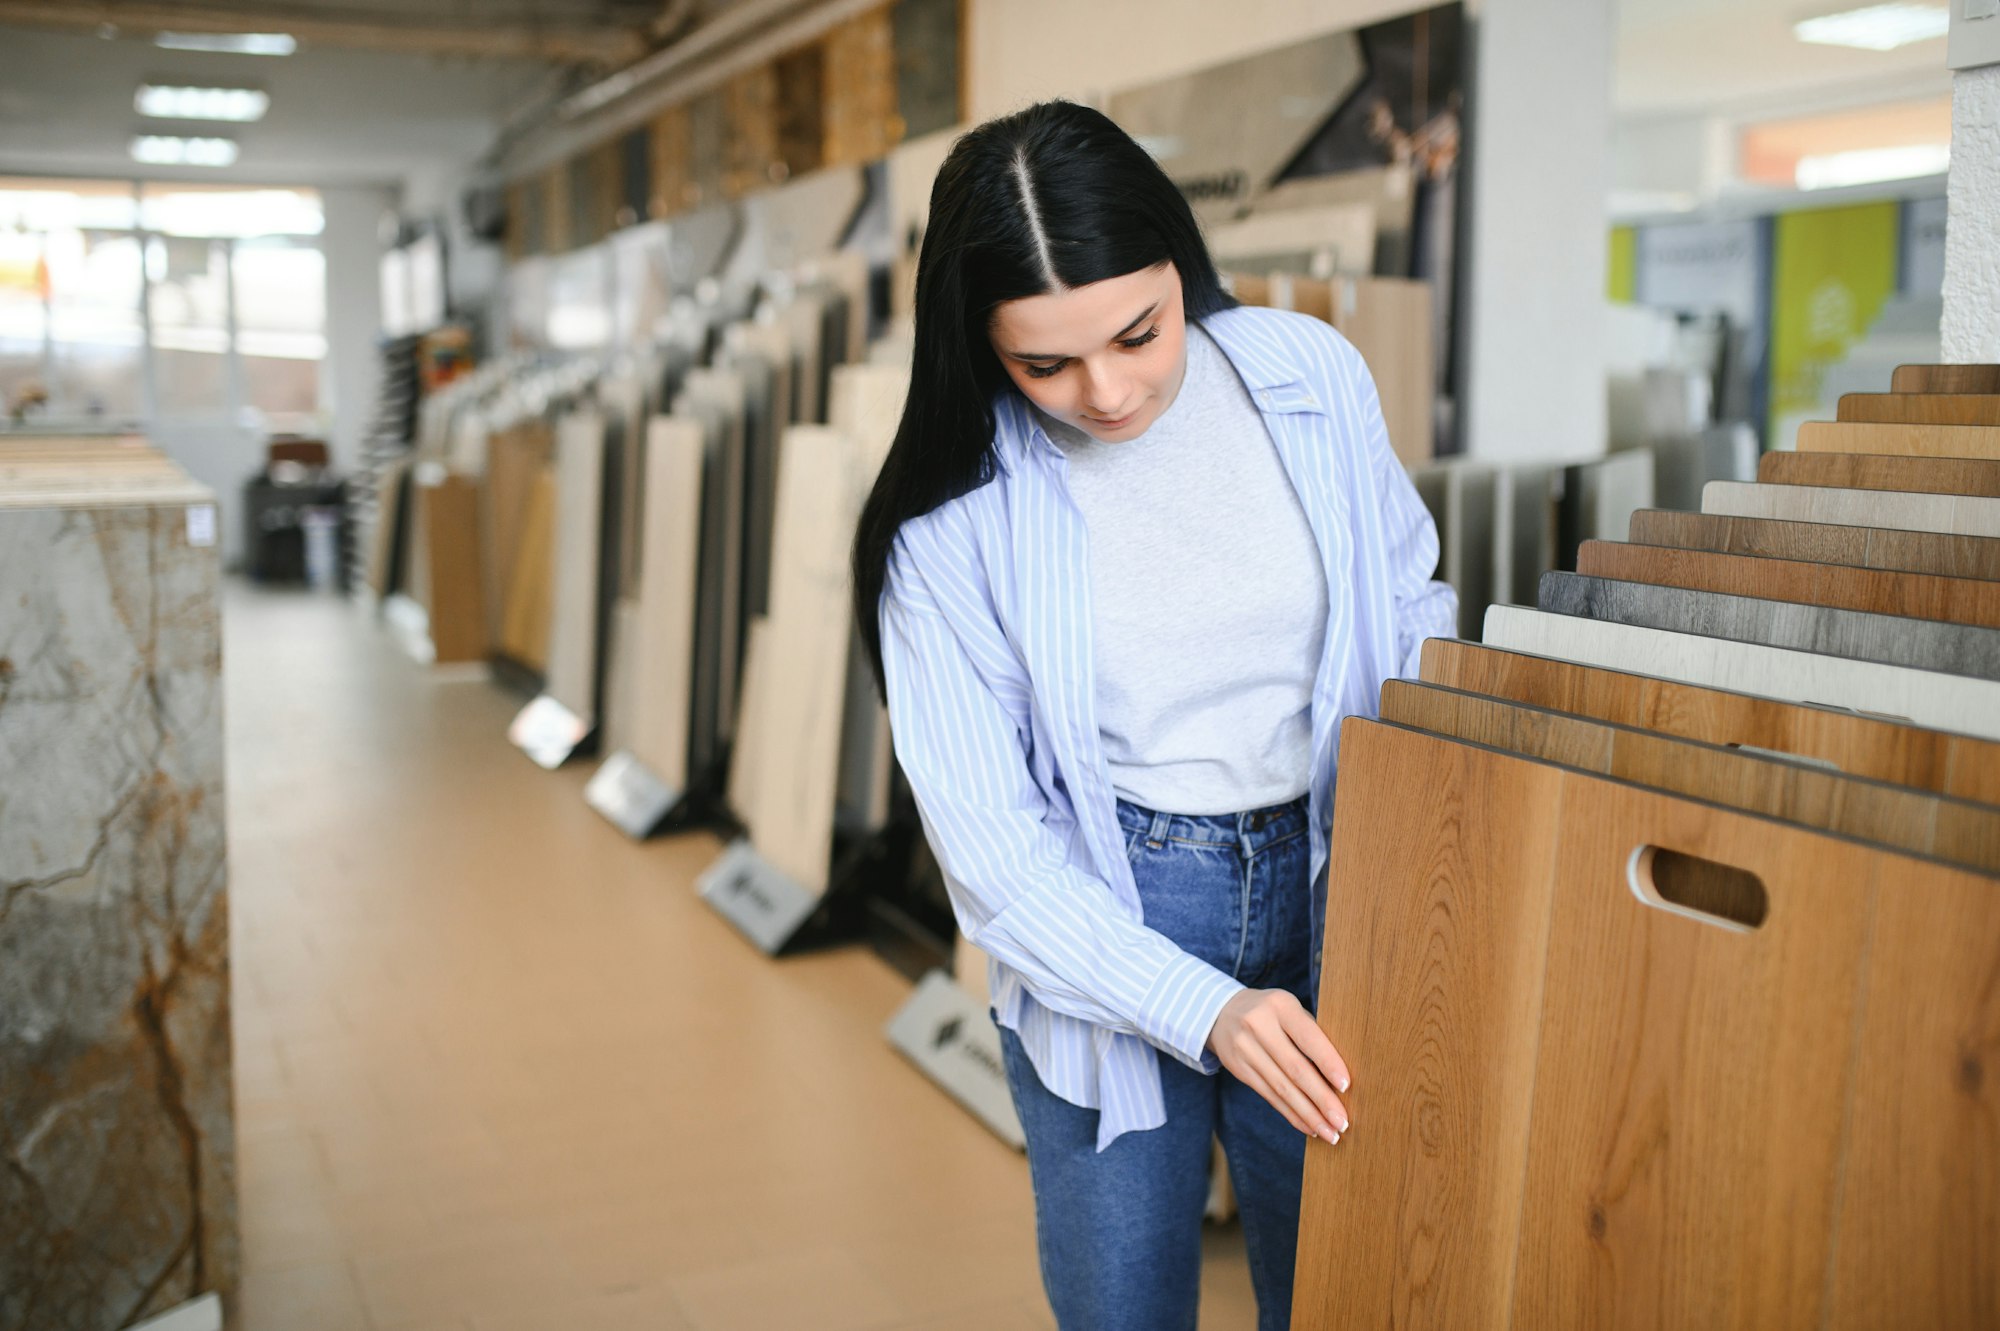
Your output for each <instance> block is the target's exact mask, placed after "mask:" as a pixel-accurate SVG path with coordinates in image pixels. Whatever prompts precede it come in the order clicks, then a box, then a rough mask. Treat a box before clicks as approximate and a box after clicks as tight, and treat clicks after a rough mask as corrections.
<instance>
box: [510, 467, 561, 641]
mask: <svg viewBox="0 0 2000 1331" xmlns="http://www.w3.org/2000/svg"><path fill="white" fill-rule="evenodd" d="M556 506H557V504H556V469H555V466H554V465H553V464H551V465H549V466H545V467H543V468H541V469H540V470H539V471H537V472H536V473H535V478H534V480H533V482H532V483H531V484H530V485H529V487H528V498H527V501H526V503H525V504H524V505H523V507H522V512H521V537H520V541H521V543H520V549H519V551H518V553H517V554H516V556H515V559H514V566H513V568H512V570H510V572H509V573H508V577H507V604H506V607H505V609H504V610H503V612H502V613H501V616H500V651H501V653H502V654H503V655H505V656H507V657H508V658H510V659H511V660H514V661H516V662H518V663H520V664H521V665H524V666H526V667H527V668H528V669H530V670H532V671H534V672H536V673H537V674H542V673H544V672H546V671H547V670H548V666H549V625H550V622H551V620H552V618H553V614H554V591H555V555H556Z"/></svg>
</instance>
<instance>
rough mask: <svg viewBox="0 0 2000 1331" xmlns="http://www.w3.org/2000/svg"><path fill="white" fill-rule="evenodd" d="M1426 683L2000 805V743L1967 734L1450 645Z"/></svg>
mask: <svg viewBox="0 0 2000 1331" xmlns="http://www.w3.org/2000/svg"><path fill="white" fill-rule="evenodd" d="M1423 679H1424V681H1425V682H1426V683H1431V684H1439V685H1443V686H1444V687H1446V688H1452V689H1458V690H1461V691H1463V692H1466V693H1483V694H1486V695H1488V696H1489V697H1494V698H1503V699H1508V700H1511V701H1513V702H1519V703H1525V704H1528V705H1529V706H1533V707H1544V708H1547V709H1549V710H1551V711H1556V712H1568V713H1571V714H1572V715H1576V716H1587V717H1594V718H1596V719H1598V720H1600V721H1609V722H1612V723H1614V724H1617V725H1621V726H1635V727H1639V728H1641V729H1645V730H1652V731H1657V732H1659V733H1660V734H1663V735H1675V736H1679V737H1680V738H1682V739H1691V740H1700V741H1702V742H1703V743H1706V744H1719V745H1723V746H1725V747H1730V748H1742V749H1750V750H1761V751H1764V752H1768V753H1777V754H1784V755H1789V756H1794V757H1797V758H1801V759H1805V760H1808V761H1812V762H1815V763H1819V764H1821V765H1823V766H1825V767H1827V768H1828V769H1829V770H1832V771H1837V772H1841V773H1845V774H1846V775H1849V776H1859V777H1867V778H1869V779H1870V780H1874V781H1888V782H1891V783H1893V784H1895V785H1899V786H1910V787H1912V788H1914V789H1917V790H1928V791H1932V792H1935V793H1936V794H1939V795H1949V796H1952V797H1954V798H1956V799H1962V800H1977V801H1980V802H1981V803H1985V804H1994V805H2000V743H1995V742H1993V741H1989V740H1981V739H1974V738H1972V737H1970V736H1967V735H1954V734H1951V733H1949V732H1946V731H1942V730H1927V729H1924V728H1922V727H1919V726H1911V725H1905V724H1903V723H1901V722H1897V721H1887V720H1883V719H1882V718H1880V717H1874V716H1865V715H1863V714H1861V713H1859V712H1852V711H1844V710H1841V709H1839V708H1834V707H1816V706H1812V705H1810V704H1806V703H1794V702H1785V701H1782V700H1780V699H1777V698H1761V697H1758V696H1756V695H1754V694H1749V693H1735V692H1731V691H1729V690H1726V689H1713V688H1705V687H1703V686H1701V685H1699V684H1687V683H1683V682H1681V681H1679V680H1672V679H1660V678H1657V677H1655V676H1652V675H1641V674H1633V673H1630V672H1628V671H1622V670H1606V669H1602V668H1599V667H1597V666H1587V665H1578V664H1577V663H1575V662H1573V661H1557V660H1552V659H1550V658H1548V657H1542V656H1529V655H1526V654H1524V653H1521V652H1509V651H1502V650H1500V649H1499V648H1496V647H1487V646H1482V645H1480V644H1478V643H1471V642H1457V641H1454V640H1452V639H1449V638H1432V639H1430V640H1429V641H1428V642H1426V643H1425V644H1424V646H1423Z"/></svg>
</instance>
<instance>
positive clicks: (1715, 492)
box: [1701, 481, 2000, 536]
mask: <svg viewBox="0 0 2000 1331" xmlns="http://www.w3.org/2000/svg"><path fill="white" fill-rule="evenodd" d="M1701 511H1702V512H1704V513H1719V514H1723V515H1725V516H1729V517H1740V518H1782V519H1784V520H1786V521H1788V522H1835V523H1841V524H1843V525H1845V526H1850V527H1897V528H1901V529H1902V530H1905V531H1934V532H1945V533H1949V534H1952V535H1958V536H2000V499H1985V498H1980V497H1977V496H1973V497H1966V496H1962V495H1939V494H1910V493H1902V492H1897V491H1891V490H1843V489H1834V488H1831V487H1828V486H1819V485H1754V484H1746V483H1744V482H1742V481H1710V482H1709V483H1708V484H1707V485H1705V486H1703V487H1702V490H1701Z"/></svg>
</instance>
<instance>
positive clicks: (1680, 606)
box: [1539, 572, 2000, 680]
mask: <svg viewBox="0 0 2000 1331" xmlns="http://www.w3.org/2000/svg"><path fill="white" fill-rule="evenodd" d="M1539 604H1540V608H1541V609H1543V610H1553V611H1556V612H1557V613H1559V614H1566V615H1582V616H1586V617H1588V618H1591V619H1609V620H1615V621H1616V622H1618V623H1621V624H1640V625H1644V626H1645V627H1647V628H1656V629H1665V630H1667V631H1668V632H1671V633H1703V634H1708V635H1710V636H1712V637H1717V638H1734V639H1735V640H1736V641H1738V642H1755V643H1762V644H1764V645H1765V646H1767V647H1783V648H1787V649H1789V650H1792V651H1805V652H1823V653H1826V654H1828V655H1831V656H1847V657H1852V658H1854V659H1855V660H1860V661H1880V662H1882V663H1884V664H1886V665H1902V666H1909V667H1911V668H1913V669H1917V670H1935V671H1942V672H1945V673H1948V674H1954V675H1972V676H1976V677H1977V678H1980V679H1990V680H2000V630H1995V629H1989V628H1981V627H1979V626H1977V625H1971V624H1946V623H1941V622H1939V621H1937V620H1932V619H1906V618H1903V617H1901V616H1897V615H1871V614H1868V613H1866V612H1864V611H1859V610H1837V609H1832V608H1830V607H1827V606H1818V605H1800V604H1798V603H1796V602H1790V601H1773V600H1768V599H1765V598H1763V597H1755V596H1728V595H1724V594H1722V593H1720V592H1700V591H1689V590H1687V589H1686V588H1682V587H1658V586H1653V585H1650V584H1647V583H1643V582H1616V581H1613V580H1611V579H1609V578H1590V577H1585V576H1583V575H1582V574H1578V573H1560V572H1556V573H1545V574H1543V575H1542V586H1541V596H1540V602H1539Z"/></svg>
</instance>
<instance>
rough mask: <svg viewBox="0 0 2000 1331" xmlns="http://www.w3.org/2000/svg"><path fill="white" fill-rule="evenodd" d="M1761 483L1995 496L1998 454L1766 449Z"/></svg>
mask: <svg viewBox="0 0 2000 1331" xmlns="http://www.w3.org/2000/svg"><path fill="white" fill-rule="evenodd" d="M1757 479H1758V481H1759V482H1761V483H1763V484H1765V485H1823V486H1831V487H1833V488H1836V489H1843V490H1912V491H1918V492H1922V493H1927V494H1955V495H1981V496H1984V497H1986V498H1988V499H1992V498H1995V497H1996V496H2000V459H1996V458H1909V457H1895V456H1892V455H1887V454H1881V453H1790V452H1785V453H1766V454H1765V455H1764V456H1763V458H1762V459H1761V460H1760V461H1759V462H1758V464H1757Z"/></svg>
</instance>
